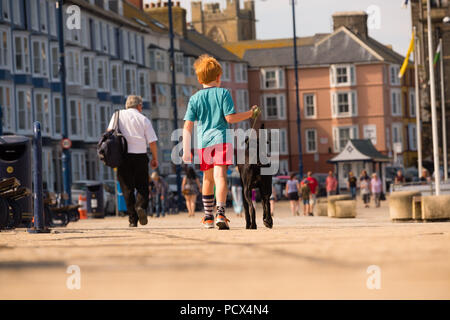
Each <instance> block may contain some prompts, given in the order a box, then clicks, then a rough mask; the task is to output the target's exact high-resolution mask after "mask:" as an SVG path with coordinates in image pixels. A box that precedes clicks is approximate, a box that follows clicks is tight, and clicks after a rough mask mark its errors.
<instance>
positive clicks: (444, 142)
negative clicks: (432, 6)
mask: <svg viewBox="0 0 450 320" xmlns="http://www.w3.org/2000/svg"><path fill="white" fill-rule="evenodd" d="M439 46H440V48H441V54H440V57H441V59H440V60H441V63H440V64H441V67H440V69H441V70H440V74H441V108H442V148H443V149H444V150H443V151H444V152H443V153H444V159H443V162H444V181H445V182H447V180H448V164H447V121H446V120H447V119H446V116H445V85H444V55H443V47H442V37H441V38H440V39H439Z"/></svg>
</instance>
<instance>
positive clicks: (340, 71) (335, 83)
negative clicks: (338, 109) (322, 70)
mask: <svg viewBox="0 0 450 320" xmlns="http://www.w3.org/2000/svg"><path fill="white" fill-rule="evenodd" d="M330 81H331V87H339V86H354V85H355V84H356V76H355V66H352V65H332V66H331V68H330Z"/></svg>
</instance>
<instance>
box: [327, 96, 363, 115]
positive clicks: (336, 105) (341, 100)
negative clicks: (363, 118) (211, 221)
mask: <svg viewBox="0 0 450 320" xmlns="http://www.w3.org/2000/svg"><path fill="white" fill-rule="evenodd" d="M331 100H332V101H331V103H332V115H333V118H346V117H356V116H357V115H358V98H357V94H356V91H345V92H343V91H339V92H332V93H331Z"/></svg>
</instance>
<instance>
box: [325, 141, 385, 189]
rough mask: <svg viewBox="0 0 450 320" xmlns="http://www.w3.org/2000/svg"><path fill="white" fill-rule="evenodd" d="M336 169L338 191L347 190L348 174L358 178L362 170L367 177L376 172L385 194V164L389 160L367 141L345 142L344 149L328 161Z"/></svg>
mask: <svg viewBox="0 0 450 320" xmlns="http://www.w3.org/2000/svg"><path fill="white" fill-rule="evenodd" d="M328 162H329V163H333V164H334V165H335V167H336V169H335V172H336V179H337V181H338V190H340V189H341V188H347V179H348V174H349V172H350V171H351V172H353V174H354V175H355V176H356V177H357V178H358V177H359V175H360V173H361V171H362V170H366V171H367V174H368V175H371V174H372V173H374V172H376V173H377V174H378V176H379V177H380V179H382V181H383V191H384V192H386V170H385V167H386V164H388V163H389V162H390V158H389V157H387V156H385V155H384V154H382V153H380V152H379V151H378V150H377V149H376V148H375V147H374V145H373V144H372V141H370V140H369V139H367V140H362V139H352V140H349V141H348V142H347V145H346V146H345V148H344V149H343V150H342V151H341V153H340V154H338V155H337V156H336V157H334V158H332V159H330V160H328Z"/></svg>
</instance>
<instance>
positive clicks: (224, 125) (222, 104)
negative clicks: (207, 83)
mask: <svg viewBox="0 0 450 320" xmlns="http://www.w3.org/2000/svg"><path fill="white" fill-rule="evenodd" d="M233 113H236V111H235V109H234V103H233V99H232V98H231V94H230V92H229V91H228V90H227V89H224V88H217V87H211V88H205V89H202V90H200V91H198V92H197V93H196V94H194V95H193V96H192V97H191V98H190V99H189V104H188V107H187V111H186V115H185V117H184V120H185V121H193V122H194V121H197V137H198V148H199V149H203V148H206V147H211V146H214V145H217V144H223V143H232V141H231V137H229V136H227V129H228V128H229V125H228V122H227V121H226V119H225V117H226V116H228V115H230V114H233Z"/></svg>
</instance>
